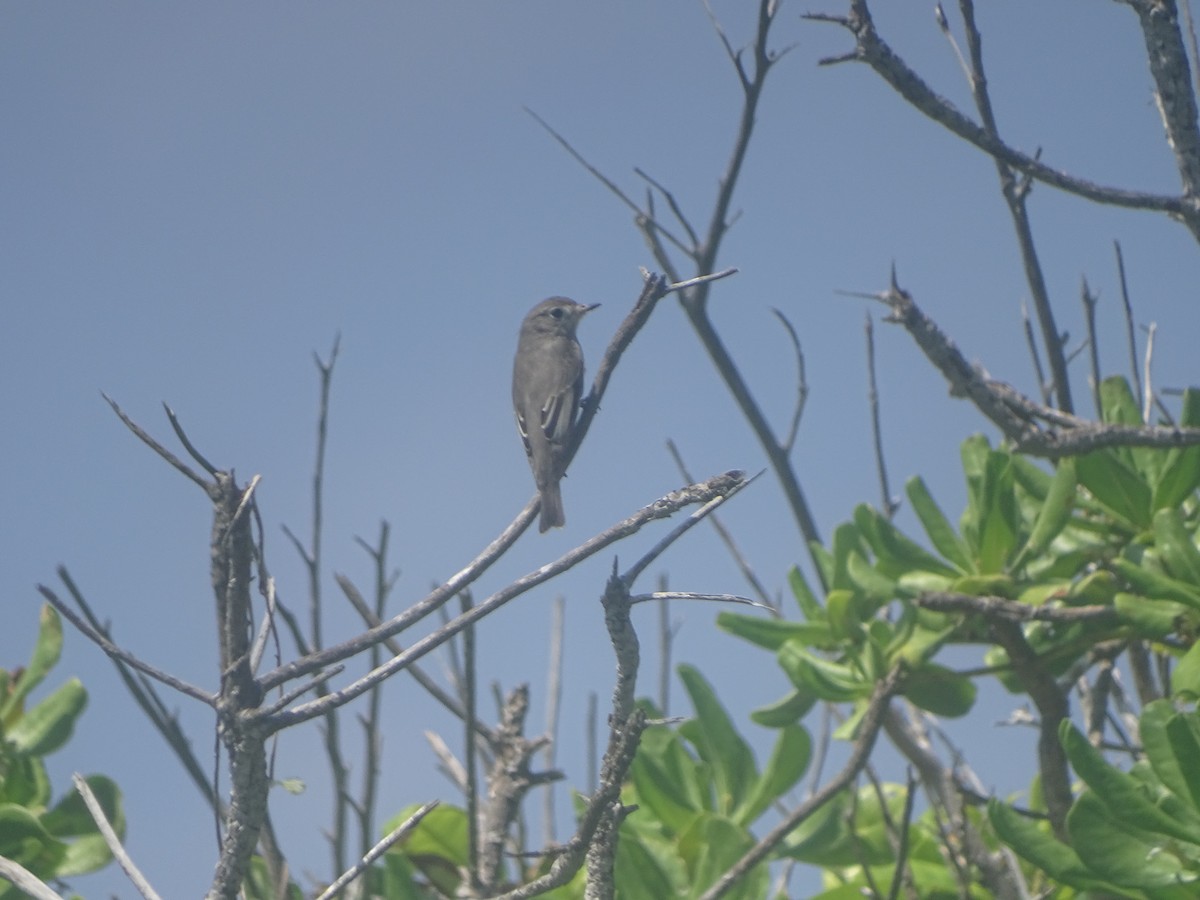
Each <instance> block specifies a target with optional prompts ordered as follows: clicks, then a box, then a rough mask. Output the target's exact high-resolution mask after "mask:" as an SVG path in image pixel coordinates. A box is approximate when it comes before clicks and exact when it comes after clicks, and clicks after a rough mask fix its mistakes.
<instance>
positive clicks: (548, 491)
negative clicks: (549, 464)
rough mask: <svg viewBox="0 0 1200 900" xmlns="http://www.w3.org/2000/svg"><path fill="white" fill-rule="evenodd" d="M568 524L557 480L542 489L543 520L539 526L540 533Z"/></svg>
mask: <svg viewBox="0 0 1200 900" xmlns="http://www.w3.org/2000/svg"><path fill="white" fill-rule="evenodd" d="M566 524H567V517H566V516H565V515H564V514H563V505H562V491H561V490H560V487H559V483H558V481H557V480H555V481H552V482H550V484H548V485H546V486H545V487H544V488H542V520H541V524H540V525H538V531H547V530H549V529H551V528H561V527H562V526H563V525H566Z"/></svg>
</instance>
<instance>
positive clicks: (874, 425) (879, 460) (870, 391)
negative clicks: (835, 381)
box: [865, 313, 900, 519]
mask: <svg viewBox="0 0 1200 900" xmlns="http://www.w3.org/2000/svg"><path fill="white" fill-rule="evenodd" d="M865 330H866V337H867V406H868V407H869V409H870V412H871V436H872V442H873V444H874V446H875V471H876V473H877V474H878V476H879V491H880V494H881V496H882V498H883V505H882V506H881V507H880V509H881V511H882V512H883V516H884V518H886V519H890V518H891V517H892V516H893V515H895V514H896V510H897V509H899V508H900V504H899V503H897V502H896V500H895V499H894V498H893V497H892V489H891V486H890V485H889V484H888V474H887V462H886V460H885V459H884V456H883V427H882V426H881V425H880V423H879V388H878V386H877V384H876V381H875V324H874V321H873V320H872V319H871V314H870V313H867V316H866V324H865Z"/></svg>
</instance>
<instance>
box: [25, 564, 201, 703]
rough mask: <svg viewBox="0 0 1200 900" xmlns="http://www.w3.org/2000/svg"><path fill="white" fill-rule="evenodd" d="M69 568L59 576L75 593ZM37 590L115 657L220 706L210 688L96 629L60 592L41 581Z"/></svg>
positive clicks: (68, 619)
mask: <svg viewBox="0 0 1200 900" xmlns="http://www.w3.org/2000/svg"><path fill="white" fill-rule="evenodd" d="M66 571H67V570H66V569H65V568H63V567H62V566H59V569H58V574H59V577H60V578H63V580H64V581H66V582H67V583H68V590H71V591H72V593H74V591H73V590H72V587H71V585H72V584H73V583H72V582H69V581H68V579H67V578H66V577H64V575H65V573H66ZM37 589H38V593H40V594H41V595H42V596H43V597H45V598H46V601H47V602H48V603H49V604H50V605H51V606H53V607H54V608H55V609H56V610H58V611H59V613H61V614H62V617H63V618H64V619H66V620H67V621H68V622H70V623H71V624H72V625H74V626H75V628H76V629H78V631H79V633H80V634H82V635H83V636H84V637H86V638H87V639H88V640H90V641H91V642H92V643H94V644H95V645H96V646H98V647H99V648H100V649H101V650H103V651H104V652H105V653H107V654H108V656H109V657H111V658H112V659H119V660H120V661H121V662H123V663H125V664H126V665H128V666H129V667H130V668H133V669H137V670H138V671H139V672H141V673H142V674H144V675H148V676H149V677H151V678H153V679H154V680H155V681H159V682H162V683H163V684H165V685H166V686H167V687H171V688H174V689H175V690H177V691H179V693H181V694H187V696H189V697H191V698H192V699H193V700H199V701H200V702H201V703H204V704H205V705H207V706H216V703H217V698H216V696H215V695H213V694H210V693H209V692H208V691H205V690H201V689H200V688H198V687H196V686H194V685H191V684H188V683H187V682H186V681H182V680H180V679H178V678H176V677H175V676H174V675H171V674H169V673H167V672H164V671H163V670H162V669H159V668H156V667H155V666H152V665H150V664H149V663H145V662H142V661H141V660H140V659H138V658H137V657H136V656H134V655H133V654H132V653H130V652H129V651H128V650H125V649H124V648H122V647H118V646H117V645H116V644H114V643H113V642H112V641H110V640H109V639H108V638H107V637H105V636H104V635H103V634H101V633H100V632H98V631H96V630H95V629H94V628H92V627H91V626H90V625H88V624H87V623H86V622H84V621H83V619H81V618H80V617H79V616H78V615H76V614H75V611H74V610H73V609H71V608H70V607H69V606H67V605H66V604H65V603H63V601H62V600H60V599H59V598H58V595H57V594H55V593H54V591H52V590H50V588H48V587H46V586H45V585H42V584H39V585H38V586H37Z"/></svg>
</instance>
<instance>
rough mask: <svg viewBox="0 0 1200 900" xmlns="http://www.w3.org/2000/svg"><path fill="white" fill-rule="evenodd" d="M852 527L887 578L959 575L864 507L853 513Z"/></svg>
mask: <svg viewBox="0 0 1200 900" xmlns="http://www.w3.org/2000/svg"><path fill="white" fill-rule="evenodd" d="M854 523H855V524H856V525H857V526H858V530H859V533H860V534H861V535H862V536H863V539H864V540H866V542H867V543H868V544H870V546H871V549H872V550H873V551H874V553H875V556H876V558H877V560H878V561H877V563H876V566H877V568H878V569H879V571H880V572H882V573H883V574H884V575H886V576H888V577H889V578H899V577H901V576H902V575H905V574H906V573H909V572H911V571H912V570H914V569H921V570H924V571H927V572H933V573H935V574H938V575H947V576H949V577H951V578H953V577H956V576H957V575H958V572H957V570H955V569H954V568H953V567H952V566H948V565H946V563H944V562H942V560H940V559H938V558H937V557H936V556H934V555H933V554H932V553H930V552H929V551H928V550H926V549H925V548H924V547H922V546H921V545H920V544H917V543H916V542H914V541H912V540H910V539H909V538H907V537H905V536H904V534H903V533H901V531H900V530H899V529H898V528H896V526H895V525H893V524H892V523H891V522H889V521H888V520H887V519H885V518H884V517H883V516H882V515H880V514H879V512H878V511H877V510H874V509H872V508H871V507H870V506H868V505H867V504H865V503H862V504H859V505H858V506H857V507H856V508H855V510H854Z"/></svg>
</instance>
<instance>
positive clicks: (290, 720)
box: [260, 472, 745, 731]
mask: <svg viewBox="0 0 1200 900" xmlns="http://www.w3.org/2000/svg"><path fill="white" fill-rule="evenodd" d="M744 481H745V477H744V476H743V474H742V473H740V472H728V473H726V474H724V475H717V476H714V477H713V478H710V479H709V480H708V481H705V482H702V483H699V484H695V485H689V486H688V487H686V488H682V489H681V490H678V491H673V492H672V493H670V494H668V495H667V496H665V497H663V498H661V499H659V500H657V501H656V502H654V503H652V504H651V505H649V506H647V507H644V508H643V509H642V510H640V511H639V512H637V513H635V514H634V515H632V516H630V517H628V518H627V519H625V520H623V521H621V522H618V523H617V524H616V525H613V526H611V527H610V528H608V529H607V530H605V531H603V532H601V533H600V534H598V535H596V536H595V537H593V538H591V539H589V540H587V541H585V542H584V543H583V544H580V545H579V546H578V547H576V548H575V549H574V550H571V551H568V552H567V553H565V554H564V555H563V556H561V557H559V558H558V559H557V560H555V561H554V562H552V563H548V564H547V565H544V566H542V567H541V568H540V569H538V570H536V571H535V572H531V573H530V574H528V575H525V576H524V577H522V578H518V579H517V580H516V581H514V582H512V584H510V585H508V586H507V587H505V588H503V589H502V590H500V591H497V592H496V593H495V594H492V596H490V597H488V598H487V599H486V600H484V601H483V602H482V603H480V604H478V605H477V606H475V607H473V608H472V609H471V610H470V612H467V613H463V614H462V615H460V616H458V617H457V618H456V619H454V620H453V621H452V622H451V623H450V625H449V626H447V627H443V628H440V629H438V630H437V631H436V632H434V633H432V634H429V635H427V636H425V637H424V638H422V639H420V640H419V641H417V642H416V643H415V644H413V645H412V646H411V647H409V648H408V649H407V650H405V651H404V652H403V653H401V654H399V655H397V656H395V657H393V658H392V659H390V660H388V661H387V662H386V663H384V664H383V665H382V666H379V667H377V668H375V669H373V670H372V671H371V672H369V673H368V674H367V675H365V676H363V677H362V678H360V679H358V680H357V681H355V682H353V683H351V684H350V685H348V686H346V687H345V688H342V689H341V690H339V691H336V692H333V693H331V694H329V695H328V696H326V697H322V698H319V699H317V700H313V701H310V702H309V703H306V704H303V705H301V706H298V707H295V708H293V709H290V710H287V711H285V712H278V713H274V712H272V713H271V714H270V715H269V716H261V717H260V718H267V719H269V721H268V722H267V723H266V724H267V727H268V728H269V729H270V730H273V731H274V730H278V729H280V728H284V727H288V726H290V725H294V724H296V723H298V722H302V721H305V720H307V719H310V718H312V717H314V716H318V715H322V714H323V712H324V709H325V708H326V707H327V706H330V705H335V704H336V705H341V704H343V703H346V702H348V701H349V700H351V699H353V698H354V697H357V696H359V695H360V694H362V693H363V692H364V691H367V690H369V689H370V688H371V687H373V686H374V685H375V684H378V683H379V682H381V681H383V680H384V679H386V678H388V677H389V676H390V675H392V674H393V673H395V672H398V671H400V670H401V669H404V668H406V667H407V666H408V665H410V664H411V663H412V662H414V661H415V660H418V659H420V658H421V657H423V656H424V655H425V654H427V653H429V652H430V651H432V650H435V649H436V648H437V647H439V646H441V645H442V644H443V643H445V642H446V641H448V640H449V639H450V638H451V637H453V636H454V635H455V634H457V633H458V632H459V631H460V630H461V629H462V628H464V627H466V626H467V625H468V624H470V623H471V622H475V621H478V620H479V619H481V618H483V617H484V616H487V615H490V614H491V613H492V612H494V611H495V610H497V609H499V608H500V607H501V606H503V605H504V604H506V603H508V602H509V601H510V600H512V599H514V598H515V597H518V596H520V595H521V594H523V593H525V592H526V591H528V590H529V589H530V588H533V587H535V586H537V585H539V584H541V583H543V582H545V581H548V580H549V579H551V578H553V577H555V576H556V575H558V574H560V573H562V572H564V571H566V570H567V569H569V568H571V567H572V566H574V565H576V564H577V563H579V562H580V561H581V560H583V559H587V558H588V557H590V556H592V555H594V554H595V553H598V552H599V551H601V550H603V549H604V548H605V547H608V546H609V545H611V544H613V543H615V542H617V541H619V540H621V539H623V538H625V537H628V536H629V535H631V534H633V533H634V532H636V531H638V530H640V529H641V528H642V526H644V525H645V524H647V523H648V522H651V521H653V520H654V519H662V518H667V517H669V516H671V515H673V514H674V513H675V512H677V511H678V510H680V509H682V508H683V507H684V506H689V505H692V504H694V503H700V504H706V503H710V502H711V501H712V500H714V499H716V498H717V497H722V496H724V495H725V494H728V493H730V492H732V491H733V490H735V489H736V488H738V487H739V486H740V485H741V484H742V483H743V482H744ZM393 621H395V620H393ZM373 632H374V629H372V631H369V632H367V634H372V633H373ZM376 639H377V640H378V639H381V637H377V638H376Z"/></svg>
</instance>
